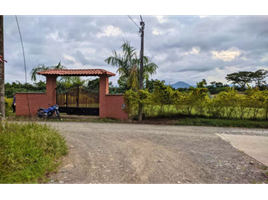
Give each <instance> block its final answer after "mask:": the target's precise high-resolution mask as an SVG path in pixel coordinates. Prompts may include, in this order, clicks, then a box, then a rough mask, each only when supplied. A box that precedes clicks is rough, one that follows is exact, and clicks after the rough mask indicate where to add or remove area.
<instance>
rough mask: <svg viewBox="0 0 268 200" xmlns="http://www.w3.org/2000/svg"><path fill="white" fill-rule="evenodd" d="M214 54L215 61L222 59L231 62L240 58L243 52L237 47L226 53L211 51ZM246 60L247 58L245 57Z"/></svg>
mask: <svg viewBox="0 0 268 200" xmlns="http://www.w3.org/2000/svg"><path fill="white" fill-rule="evenodd" d="M211 53H212V58H213V59H220V60H223V61H231V60H234V59H235V58H237V57H239V56H240V55H241V54H242V53H244V52H243V51H241V50H239V49H238V48H236V47H231V48H229V49H228V50H226V51H211ZM243 58H244V59H246V58H245V57H243Z"/></svg>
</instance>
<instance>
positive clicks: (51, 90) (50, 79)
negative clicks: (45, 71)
mask: <svg viewBox="0 0 268 200" xmlns="http://www.w3.org/2000/svg"><path fill="white" fill-rule="evenodd" d="M46 78H47V82H46V94H47V103H48V104H51V105H54V104H56V87H57V85H56V79H57V76H56V75H47V76H46Z"/></svg>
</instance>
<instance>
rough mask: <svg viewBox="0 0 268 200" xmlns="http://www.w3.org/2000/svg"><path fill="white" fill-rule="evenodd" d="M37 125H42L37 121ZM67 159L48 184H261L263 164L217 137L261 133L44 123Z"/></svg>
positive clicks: (260, 133) (259, 131)
mask: <svg viewBox="0 0 268 200" xmlns="http://www.w3.org/2000/svg"><path fill="white" fill-rule="evenodd" d="M41 123H42V122H41ZM46 123H48V124H50V125H51V126H52V127H55V128H56V129H58V130H59V131H60V132H61V134H62V135H64V136H65V137H66V141H67V144H68V145H69V147H70V149H69V154H68V155H67V156H65V157H64V158H63V159H62V163H61V165H60V168H59V171H58V173H54V174H51V175H50V179H51V183H176V184H177V183H267V180H268V177H267V175H266V173H267V168H265V166H264V164H263V163H261V162H259V161H257V160H256V159H254V158H252V157H251V156H249V155H247V154H246V153H245V152H244V151H241V150H238V149H236V148H234V147H233V146H232V145H231V143H229V142H227V141H225V140H223V139H222V138H221V137H220V136H219V135H221V134H229V135H236V136H239V135H241V136H243V135H251V136H252V137H260V136H261V137H267V138H268V131H267V130H262V129H241V128H240V129H239V128H216V127H196V126H171V125H142V124H116V123H113V124H109V123H90V122H46Z"/></svg>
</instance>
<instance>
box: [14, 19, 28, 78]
mask: <svg viewBox="0 0 268 200" xmlns="http://www.w3.org/2000/svg"><path fill="white" fill-rule="evenodd" d="M15 18H16V21H17V25H18V30H19V34H20V42H21V47H22V53H23V60H24V71H25V82H26V83H27V68H26V60H25V53H24V46H23V41H22V37H21V32H20V25H19V21H18V18H17V15H15Z"/></svg>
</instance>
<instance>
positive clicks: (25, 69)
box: [15, 15, 31, 117]
mask: <svg viewBox="0 0 268 200" xmlns="http://www.w3.org/2000/svg"><path fill="white" fill-rule="evenodd" d="M15 18H16V21H17V25H18V30H19V35H20V42H21V47H22V53H23V60H24V71H25V82H26V83H27V68H26V59H25V53H24V46H23V41H22V37H21V32H20V25H19V21H18V18H17V15H15ZM26 98H27V104H28V111H29V115H30V117H31V111H30V104H29V98H28V93H26Z"/></svg>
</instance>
